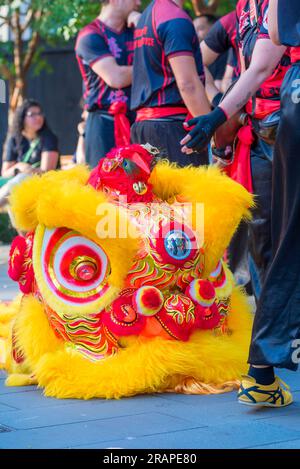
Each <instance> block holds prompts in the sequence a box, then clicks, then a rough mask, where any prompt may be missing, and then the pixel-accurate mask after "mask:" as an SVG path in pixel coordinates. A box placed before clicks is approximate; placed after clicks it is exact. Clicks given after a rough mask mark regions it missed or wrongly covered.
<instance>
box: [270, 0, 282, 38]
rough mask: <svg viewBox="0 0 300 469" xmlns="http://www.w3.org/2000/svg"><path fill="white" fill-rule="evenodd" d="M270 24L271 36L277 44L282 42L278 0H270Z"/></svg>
mask: <svg viewBox="0 0 300 469" xmlns="http://www.w3.org/2000/svg"><path fill="white" fill-rule="evenodd" d="M268 26H269V34H270V38H271V39H272V41H273V42H274V43H275V44H278V45H279V44H280V39H279V31H278V0H270V2H269V10H268Z"/></svg>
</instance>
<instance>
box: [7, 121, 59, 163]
mask: <svg viewBox="0 0 300 469" xmlns="http://www.w3.org/2000/svg"><path fill="white" fill-rule="evenodd" d="M30 146H31V147H32V152H31V154H30V158H26V154H27V156H29V155H28V151H29V149H30ZM45 151H57V152H58V140H57V137H56V136H55V135H54V134H53V133H52V132H51V130H50V129H48V128H45V129H43V130H42V131H41V132H40V134H39V136H38V138H37V139H36V140H32V141H30V140H28V139H27V138H26V137H24V136H23V137H22V139H21V141H20V143H19V144H18V143H17V140H16V137H14V136H11V137H10V138H9V140H8V142H7V145H6V152H5V155H4V161H10V162H16V163H17V162H22V161H24V159H25V160H26V161H25V162H26V163H28V164H30V165H32V166H34V167H39V166H40V163H41V157H42V153H43V152H45Z"/></svg>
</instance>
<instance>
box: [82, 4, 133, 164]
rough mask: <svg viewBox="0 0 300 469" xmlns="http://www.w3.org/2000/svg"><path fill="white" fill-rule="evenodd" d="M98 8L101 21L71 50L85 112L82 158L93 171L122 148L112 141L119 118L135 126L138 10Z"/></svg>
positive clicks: (115, 6)
mask: <svg viewBox="0 0 300 469" xmlns="http://www.w3.org/2000/svg"><path fill="white" fill-rule="evenodd" d="M101 3H102V4H103V6H102V9H101V12H100V14H99V16H98V17H97V18H96V19H95V20H94V21H92V22H91V23H90V24H88V25H86V26H85V27H84V28H83V29H82V30H81V31H80V32H79V34H78V37H77V41H76V46H75V52H76V58H77V61H78V65H79V69H80V73H81V75H82V79H83V88H84V95H83V97H84V101H85V109H86V110H87V111H88V118H87V122H86V129H85V152H86V162H87V163H88V164H89V166H90V167H91V168H94V167H96V166H97V164H98V162H99V160H100V159H101V158H103V157H104V156H106V154H107V153H108V152H109V151H110V150H111V149H112V148H113V147H115V146H119V145H120V144H124V143H126V142H122V143H120V142H118V141H117V139H116V135H117V134H118V132H116V130H117V129H116V127H117V126H118V118H117V116H118V115H120V114H123V115H125V116H127V118H128V119H129V121H130V123H132V122H133V117H134V113H130V112H129V100H130V92H131V82H132V62H133V34H134V27H133V25H134V24H135V22H137V21H138V18H139V14H138V13H137V12H136V11H135V10H136V9H137V8H139V6H140V4H141V2H140V1H139V0H123V1H118V2H116V1H112V0H106V1H102V2H101ZM133 15H135V19H133ZM128 133H129V132H128ZM129 137H130V136H129V135H128V140H129Z"/></svg>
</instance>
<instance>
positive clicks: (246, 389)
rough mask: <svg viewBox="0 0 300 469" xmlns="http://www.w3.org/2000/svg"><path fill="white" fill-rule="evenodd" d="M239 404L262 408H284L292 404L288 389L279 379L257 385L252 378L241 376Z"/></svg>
mask: <svg viewBox="0 0 300 469" xmlns="http://www.w3.org/2000/svg"><path fill="white" fill-rule="evenodd" d="M238 401H239V402H240V403H241V404H245V405H252V406H264V407H285V406H287V405H290V404H291V403H292V402H293V396H292V393H291V392H290V388H289V386H288V385H287V384H285V383H284V382H283V381H282V380H281V379H280V378H278V377H277V376H276V377H275V381H274V383H272V384H268V385H263V384H258V383H257V382H256V380H255V379H254V378H252V376H243V377H242V382H241V387H240V389H239V392H238Z"/></svg>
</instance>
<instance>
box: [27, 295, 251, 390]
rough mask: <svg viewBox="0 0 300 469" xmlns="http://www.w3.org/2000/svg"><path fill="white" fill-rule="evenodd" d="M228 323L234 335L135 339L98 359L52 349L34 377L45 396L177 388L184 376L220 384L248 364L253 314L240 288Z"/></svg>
mask: <svg viewBox="0 0 300 469" xmlns="http://www.w3.org/2000/svg"><path fill="white" fill-rule="evenodd" d="M229 326H230V329H231V331H232V334H231V335H224V336H215V335H214V334H213V332H211V331H198V332H196V333H195V334H193V336H192V337H191V339H190V340H189V341H188V342H179V341H172V340H163V339H161V338H155V339H152V340H150V339H149V340H146V339H141V338H137V337H131V338H128V339H127V340H126V345H127V348H125V349H122V350H120V351H119V352H118V354H117V355H115V356H113V357H110V358H109V359H106V360H104V361H101V362H98V363H92V362H90V361H88V360H86V359H84V358H83V357H82V356H81V355H80V354H79V353H77V352H75V351H74V350H66V349H65V350H60V351H58V352H56V353H48V354H47V355H45V356H44V357H42V358H41V360H40V362H39V364H38V366H37V368H36V370H35V371H36V376H37V379H38V383H39V385H40V386H42V387H45V394H46V395H47V396H55V397H59V398H83V399H90V398H93V397H106V398H120V397H122V396H131V395H134V394H137V393H151V392H157V391H165V390H170V389H173V390H176V386H177V385H178V384H182V381H183V379H184V378H193V379H194V380H196V382H198V383H207V384H209V385H210V386H213V387H219V388H220V387H222V386H224V383H228V382H232V381H236V380H237V379H239V377H240V375H241V374H242V373H245V371H246V367H247V365H246V362H247V353H248V344H249V341H250V331H251V315H250V308H249V305H248V304H247V301H246V299H245V297H244V295H243V293H242V292H241V291H240V290H239V289H235V290H234V292H233V297H232V313H231V321H230V322H229ZM83 376H84V377H85V379H82V377H83Z"/></svg>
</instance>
